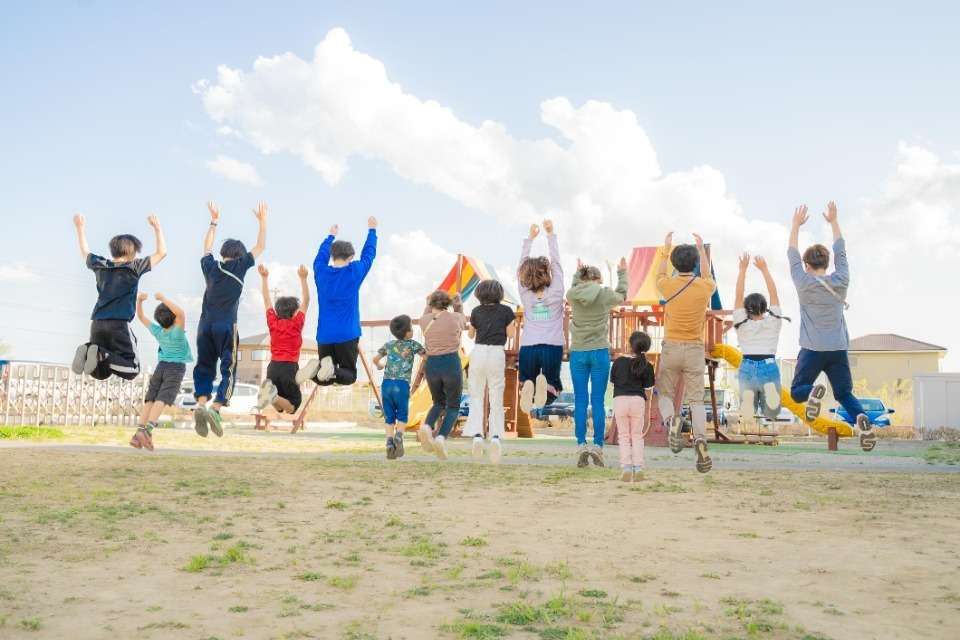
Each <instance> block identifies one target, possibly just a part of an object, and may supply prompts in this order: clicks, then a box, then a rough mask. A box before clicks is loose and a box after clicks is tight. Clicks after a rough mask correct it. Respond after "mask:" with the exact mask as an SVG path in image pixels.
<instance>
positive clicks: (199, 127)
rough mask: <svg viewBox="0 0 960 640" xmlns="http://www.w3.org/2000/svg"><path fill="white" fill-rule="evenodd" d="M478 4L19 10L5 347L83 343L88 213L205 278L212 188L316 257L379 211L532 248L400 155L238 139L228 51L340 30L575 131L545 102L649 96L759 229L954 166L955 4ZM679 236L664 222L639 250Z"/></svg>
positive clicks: (241, 65)
mask: <svg viewBox="0 0 960 640" xmlns="http://www.w3.org/2000/svg"><path fill="white" fill-rule="evenodd" d="M196 4H200V5H202V6H195V5H196ZM461 4H463V3H374V2H369V3H339V2H301V3H297V2H286V3H277V4H276V5H272V6H268V5H266V4H264V3H253V2H231V3H162V4H161V3H155V4H151V5H147V4H146V3H138V6H127V3H119V2H117V3H111V2H73V3H68V2H63V3H53V2H36V3H19V4H18V5H13V6H11V5H9V4H8V5H5V6H4V7H3V8H2V9H0V12H2V18H3V19H2V20H0V78H2V79H3V84H4V87H5V88H6V91H5V92H4V93H5V95H6V96H7V99H5V100H4V101H3V102H2V103H0V135H2V139H3V141H4V143H3V145H2V151H0V176H2V177H0V185H2V186H3V189H2V192H3V193H4V194H5V197H6V203H5V213H4V218H5V220H7V225H5V227H6V229H5V233H4V235H3V241H2V254H0V269H2V268H3V267H7V268H8V271H9V270H17V269H19V270H20V271H23V270H26V271H27V272H29V274H30V277H28V278H23V277H7V278H0V292H2V293H3V295H2V296H0V305H3V307H2V308H0V311H2V315H0V341H2V342H5V343H8V344H10V345H12V346H13V355H15V356H17V357H23V358H38V359H44V360H64V359H66V358H67V356H68V355H69V351H70V348H71V347H72V345H75V344H76V343H78V342H79V341H80V340H81V339H82V338H83V337H84V334H85V332H86V324H87V321H86V319H85V317H86V315H87V314H88V312H89V309H90V307H91V305H92V302H93V297H94V289H93V284H92V278H91V277H90V275H89V273H88V272H86V271H85V270H84V269H83V267H82V263H81V260H80V257H79V254H78V251H77V249H76V247H75V239H74V236H73V229H72V227H71V224H70V216H71V214H72V213H73V212H75V211H82V212H83V213H84V214H86V216H87V218H88V228H89V234H90V240H91V245H92V246H94V247H97V248H103V249H105V242H106V240H107V239H108V238H109V237H110V236H111V235H112V234H114V233H119V232H122V231H131V232H134V233H137V234H139V235H140V236H141V237H142V238H144V239H145V240H146V242H147V245H148V246H150V243H151V242H152V241H151V240H150V239H149V237H150V234H149V228H148V227H147V226H146V223H145V220H144V218H145V216H146V215H147V213H148V212H151V211H153V212H156V213H157V214H158V215H159V216H160V217H161V220H162V222H163V223H164V227H165V229H166V232H167V238H168V244H169V247H170V257H169V258H168V261H167V262H166V263H165V264H163V265H162V267H161V269H159V270H158V271H157V273H155V274H152V275H151V276H149V280H145V282H144V288H145V289H146V290H147V291H151V292H153V291H156V290H164V291H165V292H167V293H168V294H169V295H180V294H183V295H199V293H200V287H201V278H200V273H199V267H198V266H197V260H198V259H199V247H200V240H201V234H202V233H203V231H204V228H205V223H206V212H205V208H204V202H205V201H206V200H208V199H215V200H217V201H218V202H219V203H220V204H221V207H222V209H223V210H224V213H225V216H226V219H225V223H224V224H223V225H222V226H221V230H222V232H223V233H224V234H225V235H236V236H238V237H241V238H243V239H245V240H247V241H248V242H250V243H252V241H253V237H254V234H255V229H256V226H255V223H254V220H253V217H252V215H251V214H250V213H249V209H250V208H251V206H253V204H254V203H255V202H256V201H257V200H259V199H263V200H266V201H268V202H269V204H270V206H271V212H272V218H271V227H270V235H269V244H268V253H267V255H266V258H267V260H268V261H277V262H282V263H287V264H296V263H298V262H307V263H309V261H310V260H312V256H313V254H314V252H315V250H316V245H317V243H318V242H319V241H320V240H321V239H322V237H323V235H324V234H325V231H326V229H327V228H328V227H329V226H330V224H332V223H333V222H339V223H340V224H341V227H342V229H343V231H344V234H345V235H349V236H352V237H354V238H356V239H357V240H359V239H360V238H361V233H362V229H363V226H364V222H365V220H366V217H367V216H368V215H370V214H374V215H377V216H379V217H380V218H381V220H382V225H383V232H384V234H386V233H390V232H404V231H411V230H424V231H425V232H427V233H428V234H429V237H430V239H431V240H432V241H433V242H434V243H436V244H437V245H439V246H441V247H445V248H447V249H448V250H450V251H452V252H457V251H465V252H468V253H475V254H477V255H482V256H483V257H484V258H485V259H487V260H488V261H491V262H493V263H495V264H498V265H505V264H510V263H512V261H513V260H514V259H515V253H516V251H517V247H516V246H515V245H516V244H517V243H514V242H511V243H505V242H503V237H504V234H508V235H509V234H513V235H518V236H519V234H522V229H523V224H521V223H520V222H517V223H515V224H510V223H509V222H508V221H505V220H504V219H502V218H499V219H498V218H492V217H489V216H485V215H482V214H478V213H477V212H475V211H474V210H472V209H471V208H470V207H469V206H468V205H466V204H464V203H463V202H458V201H457V200H456V199H454V198H451V197H448V196H447V195H443V194H441V193H438V192H437V191H436V190H435V189H434V188H432V187H431V185H429V184H414V183H413V182H410V181H408V180H405V179H403V178H401V177H399V176H398V175H397V174H396V173H395V172H394V171H392V170H391V168H390V167H389V166H388V164H387V163H386V162H384V161H383V160H382V159H379V158H375V157H373V158H353V159H351V160H350V169H349V172H348V173H347V174H346V176H345V178H344V179H343V180H342V181H341V182H340V183H339V184H337V185H330V184H327V183H326V182H324V181H323V180H322V179H321V178H320V176H319V175H318V174H317V173H316V172H315V171H313V170H312V169H310V168H309V167H307V166H305V164H304V162H303V161H302V160H301V159H300V158H298V157H296V156H294V155H291V154H284V153H277V154H272V155H263V154H261V153H260V152H259V151H258V150H257V149H255V148H254V147H253V146H251V145H250V144H247V143H246V142H244V141H243V140H239V139H234V138H229V137H224V136H220V135H217V133H216V123H214V122H213V121H212V120H211V118H210V116H209V115H208V113H207V112H206V111H205V109H204V105H203V103H202V101H201V100H200V98H199V97H198V96H197V95H196V94H195V93H194V92H193V91H192V90H191V86H192V85H193V84H194V83H195V82H197V81H198V80H200V79H203V78H207V79H211V80H213V79H214V78H215V77H216V69H217V66H218V65H227V66H229V67H232V68H237V69H250V67H251V65H252V63H253V61H254V59H256V58H257V56H271V55H275V54H280V53H283V52H287V51H290V52H293V53H294V54H296V55H297V56H299V57H301V58H304V59H309V58H310V57H311V56H312V54H313V48H314V47H315V46H316V45H317V43H319V42H320V41H321V40H323V39H324V37H325V35H326V34H327V33H328V32H329V31H330V29H332V28H334V27H342V28H343V29H345V30H346V32H347V33H349V35H350V38H351V40H352V42H353V46H354V47H355V48H356V49H357V50H358V51H362V52H364V53H366V54H368V55H370V56H372V57H374V58H376V59H378V60H380V61H381V62H383V64H384V65H385V66H386V68H387V72H388V74H389V77H390V79H391V80H393V81H394V82H398V83H400V84H401V85H402V86H403V89H404V91H406V92H409V93H410V94H412V95H415V96H418V97H419V98H421V99H432V100H436V101H437V102H439V103H441V104H442V105H445V106H446V107H449V108H450V109H451V110H452V111H453V112H454V113H455V114H456V116H457V118H459V119H460V120H462V121H464V122H467V123H470V124H471V125H474V126H478V125H479V124H480V123H481V122H482V121H484V120H493V121H496V122H498V123H501V124H502V125H503V126H504V127H505V128H506V129H508V130H509V133H510V135H511V136H513V137H515V138H520V139H540V138H554V137H556V136H555V133H556V132H555V131H554V130H553V129H552V128H551V127H549V126H547V125H546V124H544V123H543V122H542V121H541V118H540V107H539V105H540V102H541V101H542V100H545V99H547V98H551V97H554V96H565V97H566V98H568V99H569V101H570V102H571V103H573V104H574V105H580V104H582V103H583V102H584V101H586V100H590V99H594V100H601V101H605V102H608V103H610V104H612V105H613V106H614V107H616V108H617V109H623V110H630V111H632V112H633V113H635V114H636V117H637V120H638V122H639V124H640V126H641V127H642V128H643V130H644V131H645V132H646V134H647V135H648V136H649V138H650V140H651V142H652V144H653V146H654V147H655V149H656V155H657V159H658V160H659V163H660V166H661V168H662V170H663V172H664V173H669V172H673V171H684V170H688V169H691V168H693V167H697V166H700V165H709V166H710V167H713V168H715V169H717V170H718V171H720V172H722V175H723V177H724V178H725V180H726V188H727V192H728V195H729V196H730V197H732V198H735V200H736V201H737V203H739V205H740V207H742V210H743V212H744V214H745V215H746V216H748V217H749V218H751V219H755V220H771V221H772V220H778V221H782V220H784V219H785V217H786V216H788V215H789V213H790V211H791V210H792V207H793V206H794V205H795V204H796V203H797V202H799V201H806V202H811V203H819V202H825V201H826V200H828V199H830V198H834V199H836V200H838V202H840V203H841V211H842V212H846V211H848V210H851V209H853V208H855V207H857V206H859V204H858V203H860V202H862V201H864V200H865V199H872V198H876V197H877V196H878V195H879V194H880V193H881V192H882V191H883V188H884V185H885V183H886V181H887V180H888V179H889V177H890V175H891V174H892V173H893V172H894V168H895V165H896V162H897V153H898V144H899V143H900V142H901V141H905V142H906V143H908V144H911V145H919V146H921V147H923V148H925V149H928V150H930V151H931V152H933V153H936V154H937V155H938V156H940V157H942V158H943V159H944V161H945V162H946V161H949V162H956V161H957V154H956V150H957V149H960V121H958V119H957V117H956V114H957V112H958V106H960V99H958V98H960V88H958V85H957V83H956V81H955V78H956V73H957V70H958V68H960V64H958V63H960V44H958V42H957V38H956V25H957V24H958V22H960V21H958V18H960V15H958V9H957V8H956V5H953V4H951V3H946V2H944V3H924V2H911V3H876V2H873V3H844V4H845V6H844V7H837V6H836V4H837V3H806V4H803V5H797V4H791V5H786V4H782V3H769V2H755V3H740V4H738V6H737V7H736V8H731V7H729V6H727V7H720V6H717V4H718V3H671V5H670V6H665V3H641V2H631V3H614V2H611V3H589V5H588V4H587V3H561V4H562V5H563V6H560V7H558V6H555V5H556V4H557V3H539V2H529V3H506V2H504V3H484V6H483V7H482V8H481V7H480V6H476V7H466V6H459V5H461ZM775 5H782V6H775ZM221 154H223V155H228V156H231V157H234V158H236V159H238V160H240V161H243V162H247V163H251V164H253V165H255V166H256V168H257V170H258V172H259V174H260V176H261V177H262V178H263V181H264V186H263V187H260V188H257V187H252V186H248V185H243V184H238V183H235V182H231V181H228V180H225V179H224V178H222V177H220V176H217V175H214V174H213V173H211V172H210V171H209V170H208V169H207V167H206V163H207V162H208V161H209V160H211V159H212V158H214V157H215V156H217V155H221ZM950 211H951V213H955V212H956V208H955V206H954V207H953V208H951V209H950ZM451 220H457V221H458V223H457V224H451ZM464 224H466V225H469V233H465V230H464ZM659 240H660V236H659V230H658V231H657V234H656V235H654V234H653V233H652V232H651V237H641V238H637V240H636V241H635V242H633V244H656V243H657V242H659ZM95 250H96V249H95ZM732 255H733V253H732V252H731V254H730V257H731V258H732ZM441 270H442V269H441ZM2 273H5V272H4V271H0V274H2ZM441 275H442V273H438V275H437V278H439V277H440V276H441ZM921 275H922V273H921ZM252 284H256V281H255V279H254V278H253V277H251V278H250V280H249V281H248V285H252ZM786 285H787V283H786V282H785V283H784V287H786ZM397 311H406V310H405V309H399V310H397ZM242 322H243V327H242V328H243V329H244V333H252V332H255V331H260V330H262V327H261V326H259V324H258V322H259V319H258V318H257V317H256V316H255V314H248V315H247V316H245V317H244V318H243V319H242ZM864 327H865V328H868V329H873V326H872V325H870V323H869V322H864ZM894 328H895V327H894ZM851 331H852V333H854V334H858V333H863V332H864V331H858V330H857V328H856V327H852V328H851ZM903 332H906V331H903ZM914 332H915V331H914ZM939 335H941V334H936V335H934V336H929V337H928V336H924V335H916V336H914V337H917V338H921V339H924V338H926V339H930V340H931V341H933V338H935V337H938V336H939ZM942 335H946V334H945V333H944V334H942ZM956 346H957V347H958V348H960V344H958V345H956ZM151 349H152V347H151Z"/></svg>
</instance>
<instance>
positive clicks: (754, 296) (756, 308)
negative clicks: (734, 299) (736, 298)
mask: <svg viewBox="0 0 960 640" xmlns="http://www.w3.org/2000/svg"><path fill="white" fill-rule="evenodd" d="M743 310H744V311H746V312H747V317H748V318H755V317H757V316H762V315H763V314H765V313H766V312H767V299H766V298H764V297H763V294H762V293H751V294H750V295H748V296H747V297H746V298H744V299H743Z"/></svg>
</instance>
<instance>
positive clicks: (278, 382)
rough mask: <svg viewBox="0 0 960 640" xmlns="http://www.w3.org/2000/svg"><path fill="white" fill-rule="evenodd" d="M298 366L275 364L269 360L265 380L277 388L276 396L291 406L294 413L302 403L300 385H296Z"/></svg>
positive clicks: (288, 363)
mask: <svg viewBox="0 0 960 640" xmlns="http://www.w3.org/2000/svg"><path fill="white" fill-rule="evenodd" d="M299 370H300V366H299V365H298V364H297V363H296V362H276V361H273V360H271V361H270V364H268V365H267V379H268V380H270V382H272V383H273V386H275V387H276V388H277V395H278V396H280V397H281V398H283V399H284V400H286V401H288V402H289V403H290V404H292V405H293V410H294V411H296V410H297V408H298V407H299V406H300V403H301V402H303V394H302V393H301V392H300V385H298V384H297V371H299Z"/></svg>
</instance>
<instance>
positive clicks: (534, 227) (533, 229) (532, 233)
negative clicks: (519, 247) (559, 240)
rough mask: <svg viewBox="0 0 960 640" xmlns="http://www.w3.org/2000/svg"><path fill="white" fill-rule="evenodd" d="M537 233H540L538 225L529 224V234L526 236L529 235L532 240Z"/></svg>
mask: <svg viewBox="0 0 960 640" xmlns="http://www.w3.org/2000/svg"><path fill="white" fill-rule="evenodd" d="M538 235H540V227H538V226H537V225H535V224H532V225H530V235H529V236H527V237H529V238H530V239H531V240H533V239H534V238H536V237H537V236H538Z"/></svg>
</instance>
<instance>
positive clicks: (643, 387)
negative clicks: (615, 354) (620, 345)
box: [610, 356, 654, 397]
mask: <svg viewBox="0 0 960 640" xmlns="http://www.w3.org/2000/svg"><path fill="white" fill-rule="evenodd" d="M635 360H636V358H633V357H630V356H620V357H619V358H617V359H616V360H614V361H613V366H612V367H611V368H610V382H612V383H613V395H614V397H617V396H643V395H644V394H645V392H646V391H647V390H648V389H651V388H652V387H653V383H654V372H653V365H651V364H650V363H649V362H647V361H646V360H644V361H643V362H642V363H641V366H639V367H636V366H634V365H635V364H637V363H636V362H635Z"/></svg>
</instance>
